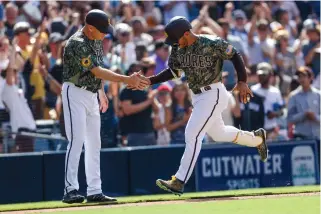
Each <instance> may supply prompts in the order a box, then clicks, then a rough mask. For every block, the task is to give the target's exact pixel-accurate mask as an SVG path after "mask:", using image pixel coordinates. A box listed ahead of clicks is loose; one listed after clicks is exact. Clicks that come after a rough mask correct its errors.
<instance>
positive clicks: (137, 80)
mask: <svg viewBox="0 0 321 214" xmlns="http://www.w3.org/2000/svg"><path fill="white" fill-rule="evenodd" d="M124 83H125V84H127V88H128V89H132V90H144V89H145V88H146V87H148V86H150V84H151V82H150V80H149V78H147V77H145V76H144V75H142V73H141V71H139V72H134V73H133V74H132V75H130V76H129V77H127V78H126V80H125V81H124Z"/></svg>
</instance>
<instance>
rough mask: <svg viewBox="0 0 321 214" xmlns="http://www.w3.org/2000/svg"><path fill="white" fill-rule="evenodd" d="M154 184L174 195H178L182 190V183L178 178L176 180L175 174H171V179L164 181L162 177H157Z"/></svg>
mask: <svg viewBox="0 0 321 214" xmlns="http://www.w3.org/2000/svg"><path fill="white" fill-rule="evenodd" d="M156 185H157V186H158V187H159V188H161V189H163V190H165V191H167V192H171V193H173V194H175V195H178V196H180V195H181V194H183V191H184V183H183V182H182V181H180V180H178V179H177V178H176V177H175V176H172V180H168V181H164V180H162V179H157V181H156Z"/></svg>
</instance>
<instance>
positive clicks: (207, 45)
mask: <svg viewBox="0 0 321 214" xmlns="http://www.w3.org/2000/svg"><path fill="white" fill-rule="evenodd" d="M235 52H236V50H235V49H234V47H233V46H232V45H230V44H229V43H228V42H226V41H225V40H223V39H221V38H219V37H215V36H210V35H200V36H199V38H198V39H197V40H196V42H195V43H194V44H192V45H190V46H188V47H185V48H177V47H176V48H175V47H173V49H172V53H171V55H170V58H169V61H168V66H169V67H170V68H171V69H172V70H177V71H179V72H182V71H184V73H185V76H186V78H187V82H188V85H189V88H190V89H191V90H192V91H193V92H196V91H199V89H200V88H201V87H204V86H207V85H210V84H212V83H214V82H217V81H221V80H222V67H223V61H224V60H227V59H231V58H232V57H233V55H234V53H235Z"/></svg>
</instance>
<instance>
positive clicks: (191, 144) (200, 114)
mask: <svg viewBox="0 0 321 214" xmlns="http://www.w3.org/2000/svg"><path fill="white" fill-rule="evenodd" d="M217 86H218V87H217V88H214V89H213V90H211V91H208V92H206V93H203V94H200V95H197V96H195V98H193V106H194V108H193V112H192V115H191V117H190V120H189V121H188V124H187V126H186V130H185V142H186V145H185V151H184V154H183V157H182V159H181V164H180V166H179V169H178V171H177V173H176V174H175V176H172V180H168V181H166V180H161V179H158V180H157V181H156V184H157V185H158V186H159V187H160V188H162V189H164V190H166V191H169V192H172V193H174V194H182V193H183V190H184V185H185V183H187V181H188V180H189V178H190V176H191V174H192V172H193V169H194V166H195V163H196V161H197V158H198V155H199V152H200V150H201V146H202V140H203V138H204V136H205V133H206V132H207V131H208V130H209V128H211V127H212V125H213V124H214V122H215V120H216V118H218V116H219V115H220V114H221V112H222V109H223V108H224V107H225V106H224V105H223V104H224V103H225V102H224V101H223V100H224V99H226V97H224V96H222V92H221V91H222V88H221V87H222V86H221V83H217Z"/></svg>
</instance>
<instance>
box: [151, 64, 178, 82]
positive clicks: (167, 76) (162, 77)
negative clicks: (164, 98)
mask: <svg viewBox="0 0 321 214" xmlns="http://www.w3.org/2000/svg"><path fill="white" fill-rule="evenodd" d="M173 78H174V75H173V71H172V70H171V69H170V68H166V69H165V70H163V71H161V72H160V73H159V74H157V75H154V76H151V77H149V80H150V83H151V85H155V84H158V83H162V82H166V81H168V80H171V79H173Z"/></svg>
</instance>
